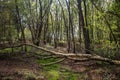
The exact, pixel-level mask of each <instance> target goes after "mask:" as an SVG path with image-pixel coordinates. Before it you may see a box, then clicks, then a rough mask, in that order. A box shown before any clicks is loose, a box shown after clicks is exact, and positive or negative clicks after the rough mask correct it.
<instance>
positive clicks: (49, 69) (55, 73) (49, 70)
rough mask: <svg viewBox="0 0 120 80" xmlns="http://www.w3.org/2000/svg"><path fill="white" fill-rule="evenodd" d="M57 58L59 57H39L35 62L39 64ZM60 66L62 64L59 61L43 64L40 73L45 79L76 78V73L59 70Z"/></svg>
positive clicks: (62, 79) (74, 79)
mask: <svg viewBox="0 0 120 80" xmlns="http://www.w3.org/2000/svg"><path fill="white" fill-rule="evenodd" d="M57 60H59V58H49V59H40V60H37V63H39V64H40V65H41V64H47V63H51V62H55V61H57ZM61 67H62V65H61V64H59V63H58V64H52V65H49V66H44V67H43V70H42V72H41V73H42V75H43V76H46V78H47V80H78V74H75V73H73V72H69V71H64V72H61V69H62V68H61Z"/></svg>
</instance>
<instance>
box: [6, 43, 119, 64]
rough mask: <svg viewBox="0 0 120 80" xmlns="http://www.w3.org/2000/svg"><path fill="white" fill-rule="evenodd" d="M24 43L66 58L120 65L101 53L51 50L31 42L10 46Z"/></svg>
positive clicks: (117, 61)
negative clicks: (100, 54)
mask: <svg viewBox="0 0 120 80" xmlns="http://www.w3.org/2000/svg"><path fill="white" fill-rule="evenodd" d="M24 45H26V46H31V47H34V48H36V49H39V50H42V51H45V52H48V53H51V54H54V55H59V56H61V57H64V58H72V57H73V60H82V59H81V58H85V59H86V60H96V61H104V62H108V63H112V64H115V65H120V61H119V60H112V59H109V58H105V57H102V56H99V55H96V54H74V53H60V52H55V51H51V50H48V49H46V48H43V47H39V46H36V45H33V44H29V43H22V44H19V45H13V46H10V47H20V46H24ZM7 48H8V47H7ZM75 58H76V59H75Z"/></svg>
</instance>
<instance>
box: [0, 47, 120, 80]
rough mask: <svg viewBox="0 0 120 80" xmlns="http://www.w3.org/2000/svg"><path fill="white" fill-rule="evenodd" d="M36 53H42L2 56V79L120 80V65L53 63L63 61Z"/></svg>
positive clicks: (92, 62) (70, 61)
mask: <svg viewBox="0 0 120 80" xmlns="http://www.w3.org/2000/svg"><path fill="white" fill-rule="evenodd" d="M52 50H53V49H52ZM34 51H37V53H38V54H36V53H33V52H32V53H31V52H29V53H22V52H21V53H20V52H15V53H0V80H120V66H116V65H111V64H108V63H105V62H100V61H84V62H78V61H73V60H70V59H63V60H62V61H60V62H58V63H54V64H49V63H52V62H56V61H59V60H61V58H59V57H57V56H55V55H51V54H49V53H46V52H42V51H38V50H35V49H34ZM55 51H57V50H55Z"/></svg>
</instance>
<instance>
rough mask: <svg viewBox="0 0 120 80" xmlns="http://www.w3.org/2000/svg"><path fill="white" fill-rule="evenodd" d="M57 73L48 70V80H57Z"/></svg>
mask: <svg viewBox="0 0 120 80" xmlns="http://www.w3.org/2000/svg"><path fill="white" fill-rule="evenodd" d="M59 77H60V75H59V71H56V70H50V71H48V80H59Z"/></svg>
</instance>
